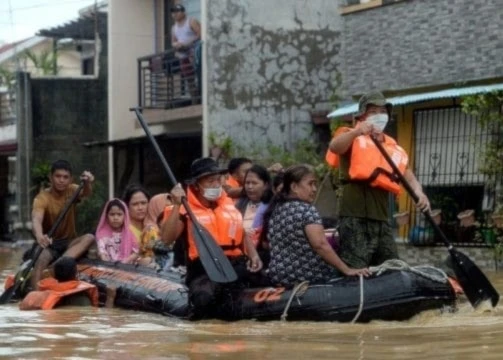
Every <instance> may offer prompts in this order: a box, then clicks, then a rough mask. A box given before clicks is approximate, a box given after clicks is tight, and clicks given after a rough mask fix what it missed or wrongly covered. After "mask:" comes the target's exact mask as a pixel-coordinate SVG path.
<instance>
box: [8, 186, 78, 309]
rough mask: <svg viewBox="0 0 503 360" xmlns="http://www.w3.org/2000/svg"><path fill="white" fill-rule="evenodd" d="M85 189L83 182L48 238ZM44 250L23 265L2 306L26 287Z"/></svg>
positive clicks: (37, 249)
mask: <svg viewBox="0 0 503 360" xmlns="http://www.w3.org/2000/svg"><path fill="white" fill-rule="evenodd" d="M83 187H84V182H83V181H82V182H81V183H80V185H79V187H78V188H77V190H75V192H74V193H73V194H72V197H71V198H70V199H69V200H68V201H67V203H66V204H65V207H64V208H63V210H61V213H60V214H59V215H58V217H57V218H56V221H54V224H53V225H52V227H51V228H50V230H49V232H48V233H47V236H48V237H52V236H53V235H54V232H55V231H56V229H57V228H58V226H59V225H60V224H61V222H62V221H63V218H64V217H65V216H66V214H67V213H68V211H69V210H70V207H71V206H72V205H73V203H74V202H75V200H77V197H78V196H79V194H80V191H81V190H82V188H83ZM43 250H44V249H43V248H42V247H40V246H37V247H36V251H35V254H34V255H33V256H32V257H31V259H28V260H26V261H25V262H24V263H22V264H21V266H20V267H19V270H18V271H17V273H16V276H15V278H14V279H15V282H14V284H13V285H12V286H11V287H10V288H8V289H6V290H5V291H4V292H3V294H2V295H1V296H0V305H3V304H5V303H7V302H9V301H10V300H11V299H12V297H13V296H14V295H15V294H16V292H17V291H18V290H19V289H20V288H21V285H24V283H25V281H26V280H27V279H28V277H29V275H30V273H31V270H32V269H33V267H34V266H35V263H36V262H37V260H38V258H39V256H40V254H41V253H42V251H43Z"/></svg>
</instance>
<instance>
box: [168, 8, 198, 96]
mask: <svg viewBox="0 0 503 360" xmlns="http://www.w3.org/2000/svg"><path fill="white" fill-rule="evenodd" d="M171 16H172V17H173V20H175V24H174V25H173V27H172V28H171V45H172V46H173V48H174V49H175V50H176V53H175V55H176V57H177V58H178V59H179V60H180V70H181V72H182V78H183V80H186V81H187V83H188V87H189V92H190V95H191V97H192V101H193V103H194V100H195V99H196V98H197V97H198V96H199V91H198V89H197V88H196V84H195V75H196V69H195V68H194V53H195V49H196V47H197V46H198V45H199V42H200V39H201V25H200V24H199V22H198V21H197V20H196V19H194V18H189V17H187V15H186V14H185V7H184V6H183V5H181V4H176V5H174V6H173V7H172V8H171ZM199 63H200V62H199ZM198 87H199V84H198Z"/></svg>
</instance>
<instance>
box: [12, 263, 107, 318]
mask: <svg viewBox="0 0 503 360" xmlns="http://www.w3.org/2000/svg"><path fill="white" fill-rule="evenodd" d="M109 301H112V304H113V300H112V299H107V303H108V302H109ZM63 305H74V306H91V305H92V306H98V289H97V288H96V286H94V285H92V284H89V283H87V282H84V281H79V280H77V264H76V263H75V259H73V258H71V257H68V256H63V257H61V258H60V259H59V260H58V261H56V262H55V263H54V277H48V278H45V279H43V280H40V281H39V283H38V290H35V291H31V292H29V293H28V294H27V295H26V296H25V298H24V299H23V301H21V303H19V308H20V309H21V310H50V309H52V308H54V307H60V306H63Z"/></svg>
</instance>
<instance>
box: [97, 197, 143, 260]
mask: <svg viewBox="0 0 503 360" xmlns="http://www.w3.org/2000/svg"><path fill="white" fill-rule="evenodd" d="M96 242H97V244H98V255H99V257H100V259H101V260H104V261H114V262H115V261H120V262H122V263H126V264H130V263H135V262H136V261H137V260H138V258H139V255H138V244H137V242H136V239H135V236H134V234H133V232H132V231H131V230H130V226H129V214H128V210H127V207H126V204H124V203H123V202H122V201H121V200H119V199H112V200H110V201H109V202H107V204H106V205H105V209H104V210H103V213H102V214H101V218H100V222H99V224H98V229H96Z"/></svg>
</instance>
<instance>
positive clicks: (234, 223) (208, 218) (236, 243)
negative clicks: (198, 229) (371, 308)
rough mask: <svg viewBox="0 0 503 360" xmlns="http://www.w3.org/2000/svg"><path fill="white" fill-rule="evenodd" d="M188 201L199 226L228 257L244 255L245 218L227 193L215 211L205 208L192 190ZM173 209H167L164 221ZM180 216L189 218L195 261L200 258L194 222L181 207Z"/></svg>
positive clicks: (188, 232) (188, 241)
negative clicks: (195, 238) (193, 226)
mask: <svg viewBox="0 0 503 360" xmlns="http://www.w3.org/2000/svg"><path fill="white" fill-rule="evenodd" d="M187 201H188V202H189V204H190V208H191V210H192V212H193V213H194V215H195V217H196V219H197V221H198V222H199V224H201V226H203V227H204V228H205V229H206V230H207V231H208V232H209V233H210V234H211V235H212V236H213V239H215V241H216V242H217V244H218V245H220V247H221V248H222V250H223V251H224V254H225V255H226V256H229V257H234V256H241V255H243V235H244V229H243V217H242V216H241V213H240V212H239V210H238V209H236V207H235V206H234V202H233V201H232V199H231V198H230V197H228V196H227V195H226V194H225V192H222V196H221V197H220V198H219V199H218V200H217V201H216V203H217V207H216V208H213V209H212V208H207V207H205V206H203V205H202V204H201V203H200V202H199V200H198V199H197V196H196V195H195V194H194V192H193V191H192V190H191V189H190V188H189V189H188V190H187ZM171 209H172V206H169V207H167V208H166V209H165V212H164V220H166V219H167V218H168V216H169V214H170V213H171ZM180 214H181V215H183V216H186V218H187V228H186V230H187V243H188V253H189V254H188V256H189V259H190V260H191V261H194V260H196V259H197V258H199V253H198V251H197V247H196V243H195V240H194V234H193V230H192V222H191V221H190V218H189V217H188V216H187V211H186V210H185V208H184V207H183V206H182V207H180Z"/></svg>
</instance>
